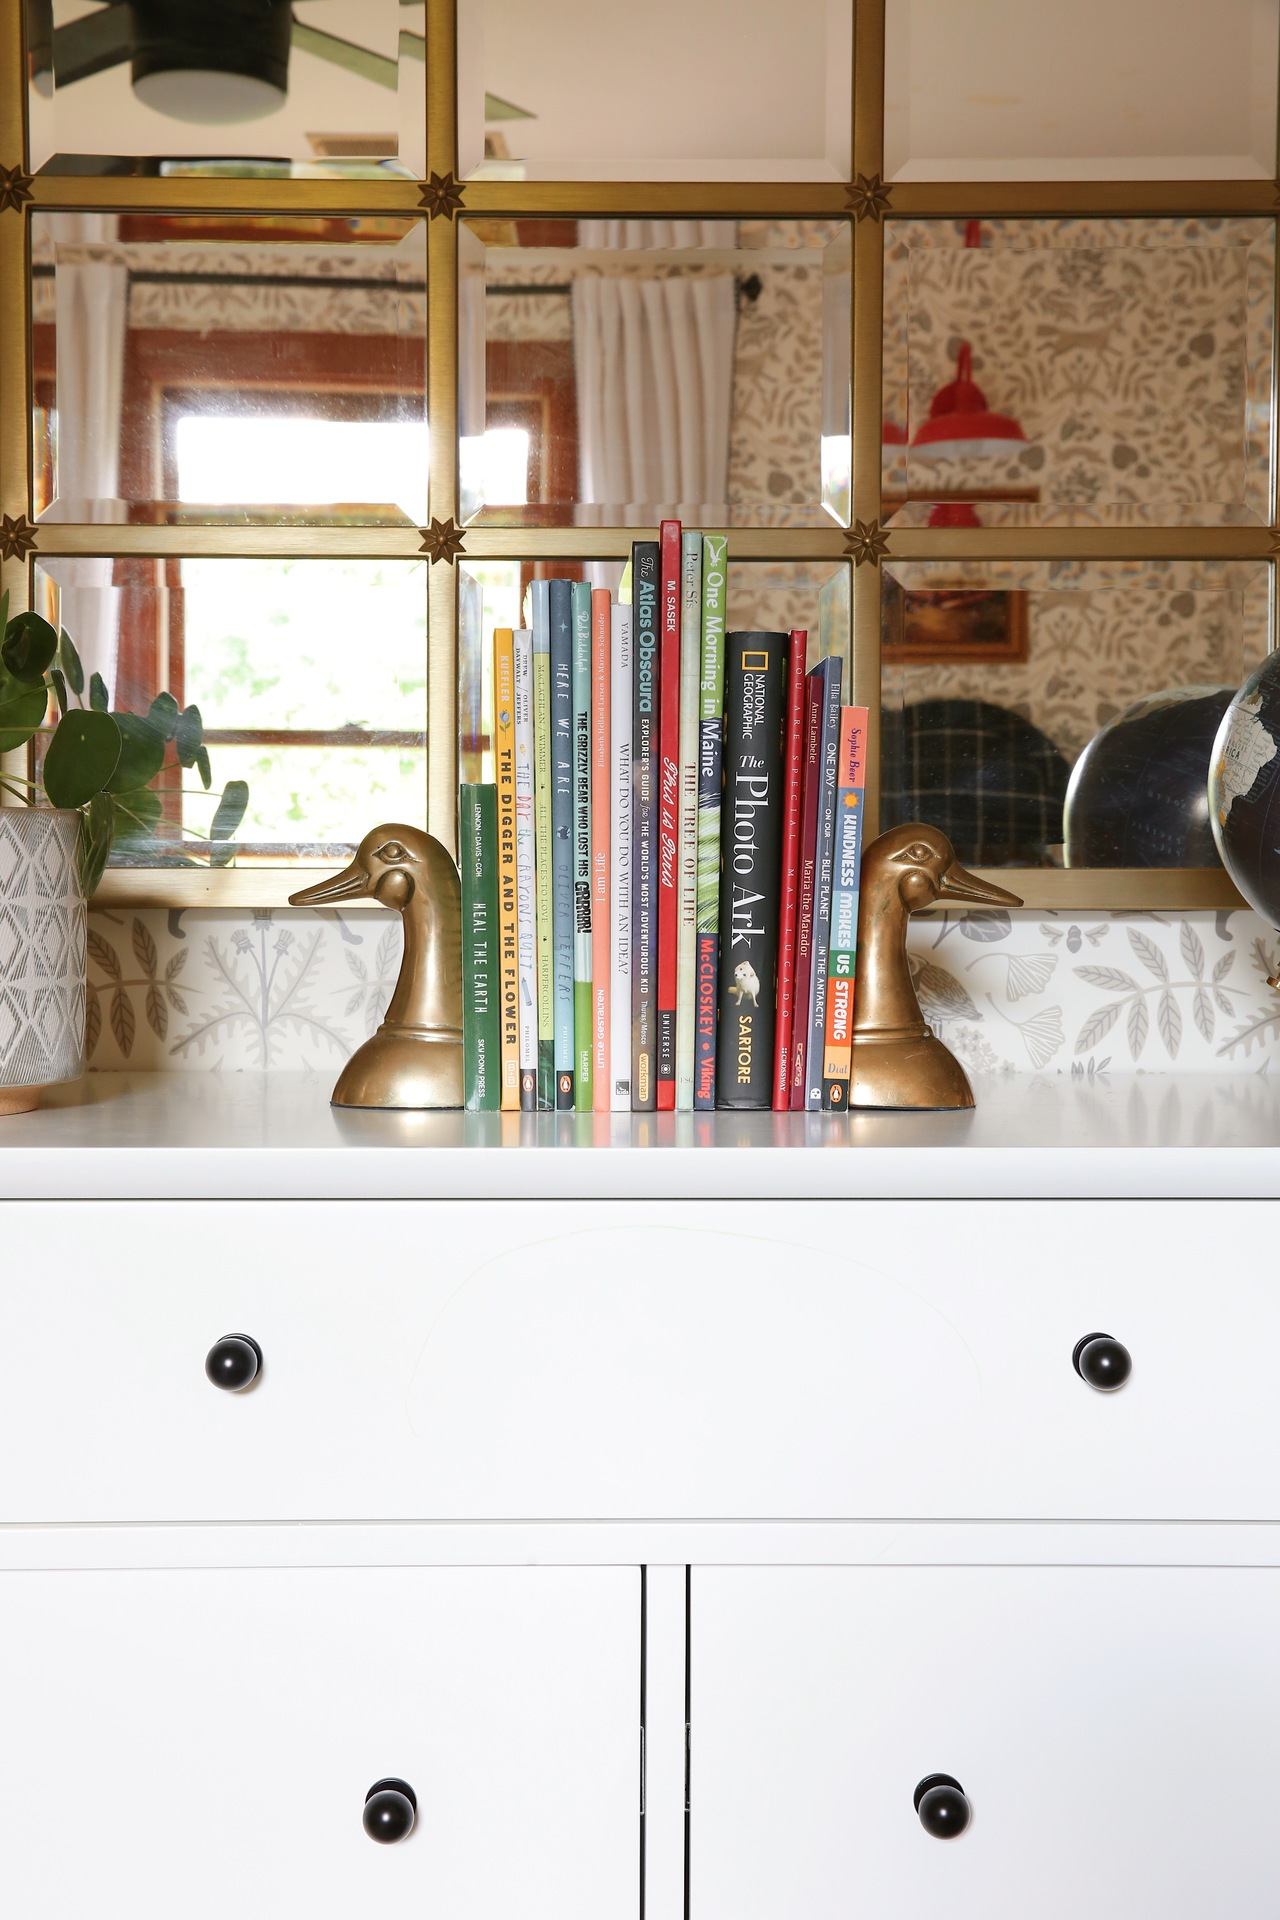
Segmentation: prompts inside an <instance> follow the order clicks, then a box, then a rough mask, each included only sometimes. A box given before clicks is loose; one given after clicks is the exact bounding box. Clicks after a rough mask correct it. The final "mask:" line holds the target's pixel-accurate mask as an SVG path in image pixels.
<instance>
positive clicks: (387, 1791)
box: [364, 1780, 418, 1847]
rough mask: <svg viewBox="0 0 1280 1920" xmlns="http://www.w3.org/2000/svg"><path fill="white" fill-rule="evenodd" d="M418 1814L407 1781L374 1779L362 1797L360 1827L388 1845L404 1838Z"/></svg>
mask: <svg viewBox="0 0 1280 1920" xmlns="http://www.w3.org/2000/svg"><path fill="white" fill-rule="evenodd" d="M417 1817H418V1796H417V1794H416V1793H415V1792H414V1790H413V1788H412V1787H411V1786H410V1785H409V1782H408V1781H407V1780H375V1781H374V1783H373V1785H372V1786H371V1787H370V1789H369V1791H368V1793H366V1795H365V1797H364V1830H365V1832H366V1833H367V1834H368V1836H369V1838H370V1839H371V1840H376V1841H378V1843H379V1845H381V1846H384V1847H389V1846H391V1845H392V1844H393V1842H394V1841H396V1840H404V1839H407V1838H408V1836H409V1835H410V1834H411V1833H412V1832H413V1823H414V1821H415V1820H416V1819H417Z"/></svg>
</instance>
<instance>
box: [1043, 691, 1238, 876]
mask: <svg viewBox="0 0 1280 1920" xmlns="http://www.w3.org/2000/svg"><path fill="white" fill-rule="evenodd" d="M1232 698H1233V696H1232V691H1231V688H1230V687H1170V688H1167V689H1165V690H1164V691H1163V692H1161V693H1153V694H1151V695H1149V696H1148V697H1147V698H1146V699H1145V700H1139V701H1137V702H1136V703H1135V704H1134V705H1133V706H1131V707H1127V708H1126V709H1125V711H1124V712H1123V713H1122V714H1120V715H1119V717H1118V718H1117V719H1115V720H1113V721H1111V723H1110V724H1109V725H1108V726H1105V727H1103V729H1102V731H1101V732H1100V733H1096V734H1095V735H1094V736H1093V739H1092V740H1091V741H1090V742H1089V744H1088V746H1087V747H1086V748H1085V750H1084V752H1083V753H1082V754H1081V755H1080V758H1079V759H1078V760H1077V761H1076V764H1075V767H1074V768H1073V770H1072V774H1071V780H1070V784H1069V785H1068V787H1067V800H1066V806H1065V808H1064V816H1065V821H1064V828H1065V839H1066V861H1067V865H1068V866H1069V867H1216V866H1217V864H1218V854H1217V849H1216V847H1215V846H1214V839H1213V830H1212V827H1211V826H1210V824H1209V797H1208V793H1207V791H1206V787H1205V779H1206V775H1207V773H1208V770H1209V761H1210V759H1211V757H1212V754H1213V743H1214V736H1215V735H1216V733H1217V731H1218V726H1219V723H1220V722H1221V720H1222V716H1223V714H1224V713H1225V712H1226V710H1227V708H1228V706H1229V705H1230V704H1231V701H1232Z"/></svg>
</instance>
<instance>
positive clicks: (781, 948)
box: [773, 627, 809, 1113]
mask: <svg viewBox="0 0 1280 1920" xmlns="http://www.w3.org/2000/svg"><path fill="white" fill-rule="evenodd" d="M808 650H809V635H808V633H807V631H806V630H805V629H804V628H803V627H793V628H792V629H791V651H790V653H789V654H788V656H787V731H786V736H785V739H784V742H783V748H782V888H781V893H782V900H781V904H780V907H779V911H778V1019H777V1025H776V1026H775V1028H774V1034H773V1110H774V1112H775V1113H786V1111H787V1109H788V1108H789V1107H790V1105H791V1079H790V1074H791V1038H792V1035H791V1023H792V1020H793V1019H794V1017H795V987H796V921H797V919H798V918H799V908H800V871H799V869H800V802H801V798H802V795H803V790H804V707H805V683H804V668H805V655H806V654H807V653H808Z"/></svg>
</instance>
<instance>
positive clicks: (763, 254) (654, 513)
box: [459, 219, 850, 526]
mask: <svg viewBox="0 0 1280 1920" xmlns="http://www.w3.org/2000/svg"><path fill="white" fill-rule="evenodd" d="M849 258H850V250H849V229H848V226H847V223H845V222H843V221H831V222H826V221H809V220H783V221H765V220H742V221H732V220H721V221H709V220H704V221H691V220H583V221H572V220H516V221H511V220H505V221H500V220H478V219H477V220H464V221H463V222H462V228H461V238H460V256H459V286H460V295H459V298H460V314H459V358H460V427H461V436H462V437H461V449H460V452H461V478H462V498H463V509H464V513H465V514H466V515H467V517H479V519H480V520H481V521H482V522H483V523H489V524H495V525H523V526H530V525H534V526H573V525H578V526H589V525H621V526H635V525H648V524H651V523H652V522H653V521H654V520H655V519H657V518H658V517H660V516H661V515H662V514H663V513H667V512H672V513H678V514H681V515H682V516H683V517H684V518H686V519H687V520H689V521H690V523H691V524H692V523H697V524H700V525H706V526H726V525H727V526H815V525H821V524H824V523H825V522H827V520H828V519H829V518H830V517H832V516H836V517H839V516H840V515H841V514H842V513H843V512H847V461H848V433H849V427H848V419H849ZM842 475H843V478H842Z"/></svg>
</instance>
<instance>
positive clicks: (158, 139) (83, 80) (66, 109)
mask: <svg viewBox="0 0 1280 1920" xmlns="http://www.w3.org/2000/svg"><path fill="white" fill-rule="evenodd" d="M27 11H28V44H29V47H30V53H31V63H30V64H31V87H30V92H29V108H28V112H29V121H30V150H31V165H32V170H33V171H37V170H42V169H43V170H47V171H50V172H58V173H72V174H95V173H134V172H141V173H155V172H159V173H169V174H178V173H201V174H207V173H230V174H235V175H238V176H245V175H250V176H258V175H260V176H263V177H267V178H270V177H284V178H290V177H293V178H307V177H324V176H325V175H330V176H337V177H341V176H347V177H350V176H353V175H377V174H379V173H387V172H390V173H394V174H399V175H402V176H403V175H407V176H408V177H410V178H417V177H419V176H420V175H421V173H422V171H423V166H424V161H425V141H424V97H425V88H424V81H423V62H424V59H425V51H426V41H425V21H426V8H425V6H424V5H422V4H421V3H420V0H418V3H417V4H412V5H403V6H402V5H400V4H399V0H218V4H217V5H213V4H202V5H181V6H177V7H175V6H174V5H173V4H172V0H134V4H132V5H128V6H123V5H119V4H113V5H104V4H100V3H99V0H27Z"/></svg>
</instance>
